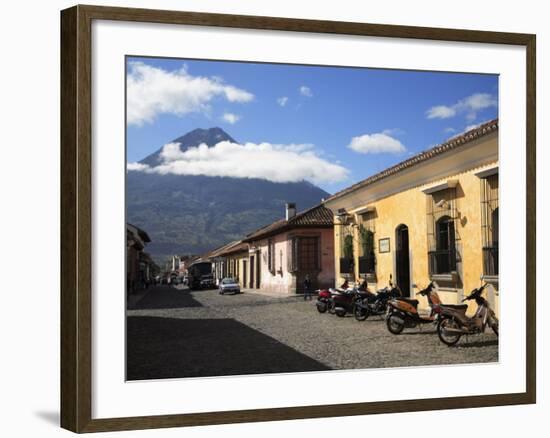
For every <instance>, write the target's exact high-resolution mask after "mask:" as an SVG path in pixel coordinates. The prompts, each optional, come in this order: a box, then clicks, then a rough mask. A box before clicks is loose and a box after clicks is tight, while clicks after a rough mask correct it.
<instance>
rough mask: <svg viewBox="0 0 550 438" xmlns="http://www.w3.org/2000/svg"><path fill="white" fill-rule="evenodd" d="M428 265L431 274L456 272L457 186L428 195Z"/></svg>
mask: <svg viewBox="0 0 550 438" xmlns="http://www.w3.org/2000/svg"><path fill="white" fill-rule="evenodd" d="M427 210H428V220H427V225H428V265H429V271H430V275H441V274H451V273H454V272H456V261H457V250H456V247H457V240H459V239H458V236H457V232H456V231H457V227H456V218H457V215H456V188H454V187H450V188H447V189H444V190H440V191H438V192H435V193H432V194H430V195H428V196H427Z"/></svg>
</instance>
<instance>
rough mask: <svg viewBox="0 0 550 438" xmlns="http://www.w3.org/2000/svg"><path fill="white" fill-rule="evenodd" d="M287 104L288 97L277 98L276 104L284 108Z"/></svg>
mask: <svg viewBox="0 0 550 438" xmlns="http://www.w3.org/2000/svg"><path fill="white" fill-rule="evenodd" d="M287 102H288V97H286V96H282V97H279V98H278V99H277V103H278V104H279V105H280V106H285V105H286V104H287Z"/></svg>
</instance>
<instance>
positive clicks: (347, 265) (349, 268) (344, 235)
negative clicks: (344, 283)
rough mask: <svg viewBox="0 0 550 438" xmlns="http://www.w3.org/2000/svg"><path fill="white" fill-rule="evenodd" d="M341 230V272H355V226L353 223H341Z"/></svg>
mask: <svg viewBox="0 0 550 438" xmlns="http://www.w3.org/2000/svg"><path fill="white" fill-rule="evenodd" d="M339 231H340V274H353V272H354V265H355V261H354V251H353V228H352V226H351V224H342V225H339Z"/></svg>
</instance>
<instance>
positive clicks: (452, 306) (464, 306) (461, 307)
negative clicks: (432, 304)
mask: <svg viewBox="0 0 550 438" xmlns="http://www.w3.org/2000/svg"><path fill="white" fill-rule="evenodd" d="M439 307H441V308H443V309H444V308H448V309H456V310H466V309H467V308H468V304H440V305H439Z"/></svg>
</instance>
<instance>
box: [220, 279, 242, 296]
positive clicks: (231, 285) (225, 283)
mask: <svg viewBox="0 0 550 438" xmlns="http://www.w3.org/2000/svg"><path fill="white" fill-rule="evenodd" d="M219 292H220V295H223V294H226V293H232V294H238V293H241V288H240V286H239V283H238V282H237V280H235V279H234V278H224V279H223V280H222V281H220V290H219Z"/></svg>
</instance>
